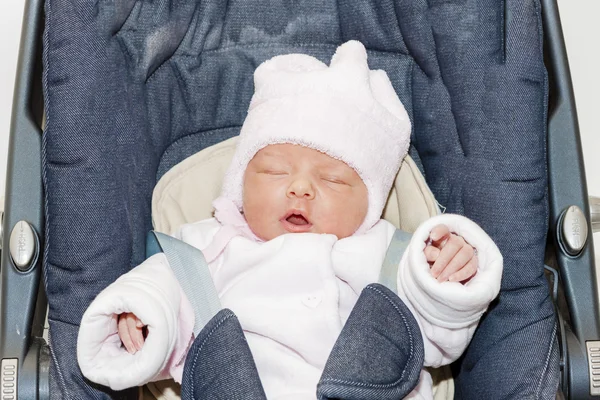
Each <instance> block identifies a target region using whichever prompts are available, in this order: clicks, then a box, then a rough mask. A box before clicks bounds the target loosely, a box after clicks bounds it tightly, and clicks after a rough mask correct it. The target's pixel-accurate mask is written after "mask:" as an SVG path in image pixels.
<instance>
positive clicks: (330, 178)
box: [321, 175, 348, 185]
mask: <svg viewBox="0 0 600 400" xmlns="http://www.w3.org/2000/svg"><path fill="white" fill-rule="evenodd" d="M321 179H323V180H324V181H326V182H329V183H334V184H336V185H347V184H348V183H347V182H346V181H345V180H344V179H343V178H340V177H338V176H327V175H326V176H322V177H321Z"/></svg>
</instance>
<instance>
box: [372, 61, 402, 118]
mask: <svg viewBox="0 0 600 400" xmlns="http://www.w3.org/2000/svg"><path fill="white" fill-rule="evenodd" d="M369 82H370V84H371V93H373V97H375V100H377V102H378V103H379V104H381V105H382V106H384V107H385V108H386V109H387V110H388V111H389V112H390V113H391V114H392V115H393V116H394V117H396V118H398V119H400V120H403V121H408V120H409V118H408V113H407V112H406V109H405V108H404V105H403V104H402V102H401V101H400V99H399V98H398V95H397V94H396V91H395V90H394V87H393V86H392V82H391V81H390V78H389V77H388V76H387V74H386V73H385V72H384V71H382V70H380V69H377V70H372V71H370V72H369Z"/></svg>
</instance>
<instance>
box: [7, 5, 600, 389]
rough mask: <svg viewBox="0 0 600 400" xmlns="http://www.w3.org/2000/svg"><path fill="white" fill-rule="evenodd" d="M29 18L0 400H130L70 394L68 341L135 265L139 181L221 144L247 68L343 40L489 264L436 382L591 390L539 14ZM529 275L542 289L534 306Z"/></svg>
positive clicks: (574, 224) (442, 10)
mask: <svg viewBox="0 0 600 400" xmlns="http://www.w3.org/2000/svg"><path fill="white" fill-rule="evenodd" d="M42 5H43V4H42V1H41V0H29V1H28V3H27V6H26V7H27V9H26V13H25V23H24V25H23V27H24V28H23V40H22V45H21V54H20V64H19V65H20V67H19V76H18V81H17V82H18V83H17V86H16V89H15V107H14V112H13V124H12V128H11V142H10V147H9V167H8V176H7V190H6V205H5V215H4V222H3V228H4V236H3V241H2V248H3V251H2V264H1V279H2V283H1V286H0V287H1V289H0V290H2V296H1V299H0V301H1V302H2V307H1V312H2V315H1V318H0V332H1V333H0V335H1V337H0V352H1V353H0V357H1V358H2V374H3V381H2V390H7V392H3V393H6V394H7V395H8V396H10V395H13V394H16V395H18V396H20V398H23V399H38V398H39V399H45V398H49V397H50V398H57V399H63V398H74V399H75V398H76V399H86V398H93V399H101V398H135V396H136V390H130V391H125V392H121V393H114V392H110V391H108V390H107V389H106V388H102V387H99V386H97V385H94V384H91V383H90V382H87V381H85V379H83V377H82V376H81V373H80V371H79V369H78V367H77V364H76V357H75V344H76V336H77V328H78V323H79V320H80V318H81V315H82V314H83V312H84V310H85V309H86V307H87V305H88V304H89V303H90V301H91V300H92V299H93V298H94V296H95V295H96V294H97V293H98V292H99V291H100V290H101V289H103V288H104V287H106V286H107V285H108V284H109V283H110V282H112V281H114V280H115V279H116V278H117V277H118V276H119V275H121V274H122V273H124V272H126V271H127V270H129V269H130V268H131V267H133V266H135V265H136V264H138V263H139V262H141V261H142V260H143V257H144V240H145V236H146V233H147V232H148V231H149V230H150V229H151V212H150V211H151V200H150V199H151V194H152V190H153V187H154V185H155V184H156V182H157V181H158V179H159V178H160V177H161V176H162V175H163V174H164V173H165V172H166V171H168V170H169V169H170V168H171V167H172V166H174V165H176V164H177V163H178V162H179V161H181V160H183V159H185V158H186V157H188V156H190V155H192V154H194V153H196V152H197V151H199V150H201V149H203V148H206V147H208V146H211V145H214V144H216V143H218V142H221V141H222V140H224V139H227V138H230V137H232V136H235V135H236V134H237V133H238V131H239V126H240V125H241V123H242V121H243V119H244V116H245V112H246V107H247V104H248V102H249V99H250V96H251V94H252V72H253V70H254V68H255V67H256V66H257V65H258V64H259V63H260V62H262V61H264V60H265V59H268V58H270V57H272V56H274V55H277V54H282V53H290V52H301V53H307V54H310V55H313V56H316V57H318V58H320V59H322V60H324V61H328V60H329V58H330V57H331V54H332V53H333V51H334V50H335V48H336V47H337V45H339V44H340V43H343V42H345V41H347V40H349V39H358V40H360V41H362V42H363V43H364V44H365V46H366V47H367V48H368V49H369V61H370V66H371V68H381V69H384V70H386V71H387V73H388V75H389V76H390V79H391V81H392V83H393V84H394V87H395V89H396V90H397V92H398V94H399V96H400V98H401V100H402V101H403V103H404V105H405V107H406V108H407V111H408V112H409V114H410V117H411V121H412V123H413V137H412V148H411V152H410V154H411V156H412V158H413V159H414V160H415V162H416V164H417V165H418V166H419V168H420V169H421V171H422V172H423V174H424V176H425V177H426V179H427V182H428V184H429V186H430V187H431V189H432V191H433V193H434V194H435V196H436V198H437V200H438V201H439V202H440V203H441V204H442V205H443V206H444V207H445V208H446V210H447V211H448V212H454V213H460V214H464V215H466V216H467V217H469V218H471V219H473V220H474V221H476V222H477V223H479V224H480V225H481V226H482V227H483V228H484V229H485V230H486V231H487V232H488V233H489V234H490V236H491V237H492V238H493V239H494V240H495V241H496V242H497V244H498V246H499V248H500V249H501V251H502V252H503V255H504V260H505V269H504V271H505V272H504V276H503V282H502V291H501V294H500V296H499V298H498V300H497V301H496V302H495V303H494V304H493V305H492V306H491V308H490V310H489V312H488V313H487V314H486V316H485V317H484V319H483V320H482V322H481V324H480V326H479V328H478V330H477V332H476V334H475V336H474V338H473V341H472V343H471V345H470V346H469V348H468V350H467V352H466V353H465V355H464V357H463V358H462V359H461V360H460V361H459V362H457V363H455V364H454V366H453V367H454V368H453V369H454V375H455V396H456V398H465V399H480V398H494V399H496V398H506V399H514V398H549V397H554V396H555V395H556V390H557V386H558V385H559V375H560V378H561V382H560V387H561V392H562V393H564V395H566V397H568V398H576V399H585V398H593V397H592V396H593V395H594V394H596V393H598V390H600V381H599V382H596V381H595V380H594V379H595V374H594V373H593V372H595V368H594V367H596V363H595V360H599V359H600V358H598V355H600V345H599V344H598V341H599V340H600V335H599V333H598V328H599V326H598V299H597V297H596V294H597V289H596V285H595V282H596V280H595V268H594V262H593V260H594V257H593V245H592V242H591V240H587V236H586V233H587V232H588V231H590V230H591V225H590V222H589V218H587V216H588V214H589V213H588V200H587V193H586V187H585V172H584V170H583V162H582V159H581V151H580V142H579V133H578V128H577V122H576V121H577V119H576V115H575V107H574V101H573V95H572V89H571V85H570V77H569V71H568V63H567V59H566V53H565V49H564V43H563V40H562V34H561V28H560V22H559V18H558V12H557V5H556V3H555V0H505V1H501V2H498V1H494V0H477V1H476V0H461V1H458V0H428V1H426V0H414V1H405V0H396V1H391V0H386V1H374V0H372V1H365V2H353V1H349V0H346V1H337V2H334V1H331V2H306V1H298V2H286V1H282V2H268V3H267V2H260V1H257V0H251V1H248V0H247V1H239V0H230V1H227V2H224V1H194V0H187V1H185V0H160V1H159V0H155V1H136V0H122V1H118V2H114V1H106V2H98V1H96V2H89V1H84V0H46V1H45V8H44V15H42ZM42 31H43V40H40V37H41V35H40V34H41V32H42ZM542 38H544V40H542ZM42 42H43V54H42V53H41V50H42ZM544 61H545V66H546V68H547V69H546V68H545V66H544ZM42 66H43V68H42ZM42 69H43V74H42V75H43V77H42V79H40V76H41V75H40V72H41V71H42ZM547 72H548V73H547ZM41 88H42V89H43V94H44V98H43V100H44V107H43V108H42V107H40V100H41V96H40V94H41V90H40V89H41ZM549 93H550V96H549ZM44 116H45V118H44ZM42 122H44V123H42ZM40 128H43V132H44V133H43V136H42V135H41V129H40ZM42 183H43V185H42ZM548 233H550V235H548ZM547 238H549V239H548V240H547ZM547 245H548V246H547ZM546 249H547V250H546ZM545 259H546V261H547V263H549V264H551V267H554V268H549V271H554V272H556V270H558V271H559V273H556V274H551V279H550V281H551V285H550V286H551V290H549V288H548V284H547V280H546V277H545V275H544V260H545ZM42 271H43V276H42ZM40 278H43V283H44V285H39V283H40ZM46 296H47V299H48V305H49V311H48V320H49V325H50V333H49V343H48V345H46V343H45V341H44V340H43V339H42V330H43V321H44V316H45V304H46V301H45V299H46ZM553 297H554V298H556V299H558V300H559V301H556V302H553ZM555 304H556V307H555ZM555 308H558V309H559V310H561V312H560V313H555ZM557 320H558V321H559V323H558V324H557ZM11 377H14V378H15V379H12V380H11ZM4 378H6V380H4ZM11 384H12V386H11ZM11 390H12V391H13V392H10V391H11ZM15 398H17V397H15Z"/></svg>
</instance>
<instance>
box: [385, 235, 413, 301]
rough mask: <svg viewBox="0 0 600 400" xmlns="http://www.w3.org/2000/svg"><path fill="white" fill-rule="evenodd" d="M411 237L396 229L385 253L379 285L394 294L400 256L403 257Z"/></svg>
mask: <svg viewBox="0 0 600 400" xmlns="http://www.w3.org/2000/svg"><path fill="white" fill-rule="evenodd" d="M411 237H412V235H411V234H410V233H407V232H404V231H401V230H400V229H396V232H394V236H393V237H392V241H391V242H390V245H389V246H388V249H387V252H386V253H385V259H384V260H383V265H382V266H381V272H380V273H379V283H381V284H382V285H383V286H385V287H387V288H388V289H390V290H391V291H393V292H394V293H398V267H399V266H400V260H402V255H404V252H405V251H406V248H407V247H408V244H409V243H410V238H411Z"/></svg>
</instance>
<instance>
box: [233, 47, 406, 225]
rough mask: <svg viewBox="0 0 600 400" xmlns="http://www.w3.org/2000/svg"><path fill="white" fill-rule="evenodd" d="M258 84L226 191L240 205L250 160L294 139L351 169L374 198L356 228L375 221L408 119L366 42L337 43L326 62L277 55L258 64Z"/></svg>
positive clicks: (400, 150) (399, 159)
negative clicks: (373, 65) (369, 54)
mask: <svg viewBox="0 0 600 400" xmlns="http://www.w3.org/2000/svg"><path fill="white" fill-rule="evenodd" d="M254 87H255V92H254V96H253V97H252V100H251V101H250V107H249V109H248V116H247V117H246V120H245V121H244V125H243V126H242V129H241V133H240V137H239V141H238V145H237V150H236V152H235V155H234V157H233V160H232V162H231V165H230V167H229V169H228V171H227V173H226V175H225V179H224V182H223V191H222V194H221V195H222V197H225V198H228V199H230V200H231V201H233V203H234V204H235V205H236V206H237V207H238V209H239V210H242V189H243V179H244V172H245V171H246V167H247V166H248V163H249V162H250V160H251V159H252V158H253V157H254V155H255V154H256V153H257V152H258V151H259V150H260V149H262V148H264V147H266V146H267V145H270V144H278V143H292V144H297V145H301V146H306V147H310V148H312V149H315V150H319V151H321V152H323V153H325V154H327V155H329V156H331V157H333V158H336V159H339V160H342V161H344V162H345V163H346V164H348V165H349V166H350V167H352V168H354V170H356V172H357V173H358V175H359V176H360V177H361V179H362V180H363V182H364V184H365V186H366V187H367V190H368V196H369V199H368V201H369V208H368V211H367V215H366V217H365V220H364V221H363V223H362V225H361V226H360V227H359V229H358V230H357V232H356V233H363V232H366V231H367V230H368V229H370V228H371V227H372V226H373V225H375V223H376V222H377V221H378V220H379V219H380V218H381V213H382V211H383V207H384V206H385V203H386V201H387V197H388V195H389V191H390V188H391V186H392V183H393V181H394V178H395V176H396V174H397V172H398V170H399V168H400V164H401V163H402V160H403V159H404V156H405V155H406V153H407V151H408V145H409V141H410V121H409V118H408V114H407V113H406V110H405V109H404V106H403V105H402V103H401V102H400V99H398V96H397V95H396V92H395V91H394V88H393V87H392V84H391V82H390V80H389V78H388V76H387V74H386V73H385V72H384V71H382V70H369V66H368V64H367V52H366V50H365V47H364V46H363V45H362V43H360V42H358V41H355V40H353V41H349V42H346V43H344V44H343V45H341V46H340V47H338V49H337V51H336V53H335V55H334V56H333V58H332V59H331V65H330V66H329V67H327V65H326V64H324V63H322V62H321V61H319V60H317V59H316V58H314V57H311V56H308V55H306V54H289V55H282V56H277V57H273V58H272V59H270V60H267V61H265V62H264V63H262V64H261V65H260V66H259V67H258V68H257V69H256V71H255V73H254Z"/></svg>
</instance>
